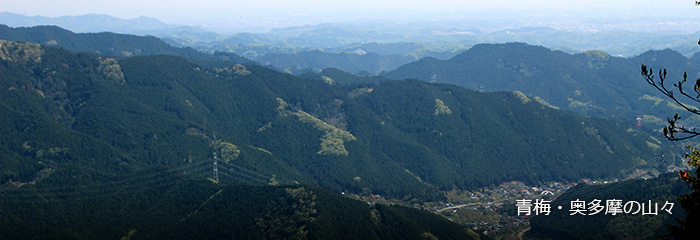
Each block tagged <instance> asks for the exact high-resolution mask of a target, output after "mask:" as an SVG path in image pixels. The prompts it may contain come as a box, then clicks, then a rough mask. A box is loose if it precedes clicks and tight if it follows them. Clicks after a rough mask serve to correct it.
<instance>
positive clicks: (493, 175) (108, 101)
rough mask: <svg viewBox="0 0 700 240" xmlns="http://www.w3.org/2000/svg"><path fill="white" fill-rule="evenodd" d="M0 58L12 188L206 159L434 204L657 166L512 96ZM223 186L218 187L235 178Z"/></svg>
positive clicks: (174, 63) (79, 60)
mask: <svg viewBox="0 0 700 240" xmlns="http://www.w3.org/2000/svg"><path fill="white" fill-rule="evenodd" d="M2 45H3V53H4V52H8V53H14V55H12V54H9V55H7V56H5V58H3V59H4V61H3V66H4V68H3V69H2V72H1V73H2V74H3V76H5V77H3V83H2V84H3V85H2V92H0V93H1V94H2V99H3V101H2V104H3V106H4V107H5V108H6V109H8V110H7V111H8V113H9V115H10V116H11V117H7V119H6V121H8V124H6V125H4V126H14V127H10V129H8V130H6V133H5V134H3V136H5V140H3V141H4V142H3V146H7V147H6V148H7V149H8V153H7V155H11V156H16V157H13V159H15V160H13V162H14V163H13V164H14V165H16V164H18V163H17V162H19V161H21V160H20V159H21V157H20V156H24V157H25V158H30V159H35V160H37V162H35V163H34V164H33V165H27V167H26V169H25V170H24V171H23V172H20V173H17V172H13V171H11V170H7V173H5V175H6V176H7V177H6V179H8V178H9V179H13V181H14V180H17V179H15V178H13V176H23V177H24V178H27V177H30V176H32V175H34V174H35V173H36V169H39V168H41V167H40V166H44V168H46V167H51V168H60V166H62V164H74V163H75V162H80V161H88V162H90V161H92V160H90V159H92V158H94V157H93V155H99V154H102V155H104V154H106V155H108V156H110V157H105V158H100V160H103V161H107V162H106V163H98V162H95V163H94V164H95V167H100V169H110V167H107V166H105V165H104V164H108V163H109V164H116V165H118V166H120V168H117V169H121V168H125V169H126V170H128V169H130V168H136V169H139V168H142V167H145V166H170V167H176V166H180V165H182V164H186V163H200V162H202V161H207V160H206V159H210V158H211V157H212V155H211V154H212V152H216V153H217V155H218V156H219V157H220V158H222V160H223V161H224V162H225V163H226V164H229V165H227V166H229V167H228V168H227V169H229V170H230V169H239V168H242V169H246V170H250V171H252V172H254V173H255V174H253V173H249V174H248V175H247V177H248V180H247V181H248V182H251V181H253V182H255V183H256V184H268V183H274V182H281V183H293V182H300V183H309V184H318V185H320V186H322V187H324V188H328V189H330V190H332V191H337V192H340V191H350V192H355V193H359V192H373V193H378V194H383V195H389V196H395V197H404V196H413V197H420V198H425V199H433V198H439V197H440V196H439V194H438V190H439V189H445V190H449V189H455V188H456V189H465V188H478V187H484V186H488V185H491V184H498V183H500V182H504V181H510V180H522V181H526V182H528V183H537V182H540V181H553V180H556V181H562V180H569V181H573V180H576V179H578V178H582V177H611V176H618V175H619V174H620V173H621V172H623V171H624V170H626V169H629V168H632V167H633V166H635V165H640V164H643V163H644V162H648V164H654V166H656V164H655V162H654V161H655V157H654V156H656V155H657V154H659V153H661V152H664V151H666V148H665V147H664V146H663V144H661V143H660V142H658V140H655V139H654V138H651V137H650V136H649V135H647V134H645V133H643V132H642V131H638V130H635V129H631V128H629V127H628V126H624V125H620V124H617V123H614V122H609V121H604V120H600V119H595V118H587V117H582V116H578V115H576V114H573V113H569V112H565V111H560V110H556V109H551V108H549V107H546V106H544V105H541V104H539V103H537V102H536V101H534V100H532V99H530V98H528V97H526V96H524V95H523V94H521V93H518V92H515V93H510V92H501V93H493V94H481V93H476V92H473V91H469V90H466V89H463V88H460V87H456V86H452V85H441V84H437V85H436V84H428V83H424V82H418V81H388V82H383V83H381V84H379V85H374V86H373V85H365V86H336V85H329V84H327V83H326V82H324V81H320V80H313V79H301V78H297V77H294V76H291V75H287V74H281V73H279V72H276V71H273V70H270V69H267V68H264V67H261V66H256V65H231V66H229V67H226V68H205V67H202V66H198V65H195V64H192V63H190V62H188V61H187V60H185V59H182V58H179V57H173V56H162V55H161V56H143V57H132V58H125V59H111V58H104V57H92V56H89V55H83V54H71V53H68V52H65V51H61V50H57V49H52V48H44V47H41V46H39V45H36V44H24V43H11V42H3V43H2ZM20 49H22V50H21V51H20ZM13 111H14V112H28V113H32V114H33V115H31V117H33V118H35V119H36V120H35V121H36V122H37V123H36V124H39V123H43V122H46V123H50V124H53V125H55V127H52V128H51V129H55V130H56V131H59V130H60V132H57V133H55V135H57V136H61V137H63V138H68V139H70V138H74V137H75V136H85V138H86V139H95V140H94V141H92V142H94V143H95V144H98V143H99V144H104V145H105V146H103V147H94V148H93V147H90V148H88V147H85V148H87V149H83V150H80V151H73V150H78V149H73V148H71V147H69V146H68V145H67V143H66V142H65V141H60V142H53V141H54V140H51V139H37V138H39V137H38V136H39V135H22V132H23V131H26V130H24V128H22V126H20V125H16V124H10V123H9V121H13V119H15V118H17V117H21V115H17V114H15V113H13ZM41 132H42V131H39V132H38V134H40V133H41ZM73 132H75V134H71V133H73ZM47 134H48V133H47ZM59 139H60V138H59ZM75 141H78V140H75ZM80 141H83V140H80ZM41 142H46V143H45V144H43V145H40V146H35V145H38V143H41ZM25 143H26V145H28V146H31V148H30V149H32V150H31V151H28V150H27V148H28V147H27V146H25ZM542 143H547V144H542ZM76 144H77V143H76ZM77 145H80V146H83V145H84V144H77ZM64 148H66V149H65V151H64V150H62V149H64ZM52 149H53V150H52ZM103 149H113V151H115V153H113V154H108V153H105V152H103V151H104V150H103ZM39 151H41V154H39V153H38V152H39ZM47 152H48V153H51V152H53V153H56V154H46V153H47ZM63 152H65V154H64V153H63ZM114 156H119V157H114ZM49 160H51V161H49ZM38 161H41V163H38ZM36 164H38V165H36ZM489 169H499V170H498V171H496V172H489ZM126 170H119V171H126ZM115 171H116V169H115ZM225 173H226V174H228V175H230V176H224V177H225V178H226V179H227V181H234V180H236V181H238V180H240V179H237V178H239V177H242V176H238V175H231V174H234V173H237V172H236V171H233V170H231V172H225ZM256 174H257V175H256ZM207 175H209V174H207ZM251 178H252V179H251Z"/></svg>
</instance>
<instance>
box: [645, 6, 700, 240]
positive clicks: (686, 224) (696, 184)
mask: <svg viewBox="0 0 700 240" xmlns="http://www.w3.org/2000/svg"><path fill="white" fill-rule="evenodd" d="M696 4H700V3H699V2H696ZM698 44H700V42H698ZM666 73H667V72H666V69H663V70H659V72H658V80H657V79H656V78H655V76H654V70H653V69H651V68H649V69H647V66H646V65H644V64H642V75H643V76H644V78H645V79H646V81H647V83H648V84H650V85H651V86H653V87H655V88H656V89H657V90H659V91H660V92H661V93H662V94H663V95H665V96H666V97H668V98H670V99H671V100H673V101H674V102H676V103H677V104H678V105H679V106H681V107H682V108H683V109H685V110H686V111H688V112H690V113H691V114H695V115H700V109H698V108H696V107H694V106H693V105H691V104H696V105H698V104H700V78H699V79H697V80H696V81H695V85H694V86H693V92H688V91H687V89H684V85H685V84H686V83H687V80H688V73H684V74H683V80H682V81H679V82H677V83H675V84H673V88H670V89H669V88H667V87H666ZM674 89H677V90H678V93H679V94H680V95H679V96H678V95H676V94H675V93H676V92H675V90H674ZM691 94H692V95H691ZM686 102H691V104H688V103H686ZM680 119H681V117H680V116H678V114H676V115H674V116H673V119H671V118H669V119H668V125H667V126H666V127H664V129H663V133H664V137H666V139H668V140H670V141H680V140H686V139H689V138H693V137H697V136H700V132H698V131H697V130H696V129H695V128H691V127H686V126H683V125H681V124H679V123H678V121H679V120H680ZM688 149H690V151H691V153H690V154H685V158H686V159H688V165H690V166H691V167H692V168H695V170H694V171H695V176H693V175H692V172H693V170H690V171H686V170H680V171H679V172H678V175H679V177H680V179H681V180H682V181H683V182H685V183H686V184H687V186H688V188H689V189H690V190H691V192H690V193H688V194H683V195H681V196H679V197H678V198H677V199H678V202H680V204H681V207H682V208H683V209H685V211H686V213H687V215H686V218H685V220H681V219H678V222H679V223H680V225H679V226H669V228H668V234H667V235H665V236H664V237H665V238H667V239H696V238H697V237H698V236H700V227H699V226H700V172H698V167H700V151H699V150H697V149H695V148H694V147H692V146H688Z"/></svg>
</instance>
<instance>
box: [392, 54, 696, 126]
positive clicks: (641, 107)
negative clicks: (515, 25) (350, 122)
mask: <svg viewBox="0 0 700 240" xmlns="http://www.w3.org/2000/svg"><path fill="white" fill-rule="evenodd" d="M642 63H645V64H647V65H649V66H655V65H658V64H660V63H662V64H664V65H665V66H669V67H672V68H674V69H678V71H679V72H683V71H686V72H688V74H689V75H691V76H695V75H697V74H700V62H698V61H697V57H693V58H690V59H689V58H686V57H685V56H683V55H681V54H680V53H678V52H675V51H672V50H668V49H666V50H662V51H648V52H645V53H643V54H641V55H639V56H636V57H631V58H621V57H615V56H611V55H609V54H607V53H605V52H602V51H585V52H583V53H578V54H568V53H564V52H562V51H553V50H550V49H547V48H544V47H540V46H531V45H527V44H524V43H506V44H480V45H476V46H474V47H472V48H471V49H469V50H467V51H465V52H463V53H461V54H459V55H457V56H455V57H454V58H452V59H449V60H444V61H443V60H437V59H434V58H425V59H422V60H419V61H416V62H414V63H411V64H407V65H404V66H402V67H400V68H399V69H397V70H395V71H392V72H389V73H387V74H386V76H388V77H391V78H394V79H405V78H417V79H420V80H424V81H436V82H441V83H450V84H455V85H459V86H463V87H467V88H470V89H474V90H478V91H521V92H523V93H524V94H525V95H527V96H528V97H530V98H533V99H538V100H539V101H542V102H547V103H548V104H551V105H553V106H556V107H559V108H561V109H567V110H571V111H574V112H578V113H583V114H586V115H596V116H604V117H608V118H614V119H616V120H618V121H628V122H633V121H634V119H635V118H636V117H638V116H641V117H642V122H643V124H644V126H645V127H646V126H653V128H656V127H660V126H662V125H664V124H665V123H666V121H665V119H666V117H667V116H672V115H673V114H674V113H675V112H676V111H678V109H679V108H678V107H677V105H675V104H674V103H672V102H671V101H669V100H667V99H665V98H662V96H661V95H660V94H659V93H658V92H655V91H654V90H653V89H650V88H648V87H646V86H644V85H640V84H634V83H635V82H637V81H638V79H639V77H638V72H639V66H640V65H641V64H642ZM675 74H676V75H673V73H671V74H670V75H669V77H671V78H680V75H679V74H678V72H676V73H675ZM687 119H688V120H689V121H691V120H692V121H694V122H697V121H698V120H700V118H697V117H693V118H687Z"/></svg>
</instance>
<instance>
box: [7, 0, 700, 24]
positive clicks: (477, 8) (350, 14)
mask: <svg viewBox="0 0 700 240" xmlns="http://www.w3.org/2000/svg"><path fill="white" fill-rule="evenodd" d="M694 3H695V1H687V0H637V1H632V0H618V1H615V0H612V1H610V0H607V1H603V0H585V1H564V0H532V1H515V0H432V1H418V0H384V1H379V0H322V1H319V0H289V1H282V0H199V1H191V0H188V1H182V0H150V1H144V0H120V1H114V0H109V1H105V0H70V1H55V0H0V11H9V12H13V13H18V14H23V15H28V16H35V15H40V16H47V17H58V16H66V15H84V14H107V15H111V16H114V17H118V18H122V19H132V18H136V17H139V16H147V17H152V18H156V19H159V20H161V21H163V22H166V23H170V24H179V25H190V26H201V27H205V28H209V29H218V30H221V31H229V32H236V31H252V32H265V31H269V30H270V29H274V28H283V27H290V26H301V25H313V24H321V23H338V22H342V23H352V22H369V21H385V22H402V23H406V22H426V21H433V22H436V21H447V22H465V23H469V22H470V21H475V22H479V21H480V22H481V23H483V22H484V21H501V22H504V23H503V24H508V23H511V24H513V25H531V26H552V27H556V28H564V29H566V28H586V27H587V26H588V27H590V26H593V25H594V24H595V25H596V26H597V27H598V28H600V26H605V25H606V24H608V25H620V24H621V23H625V24H626V28H634V27H635V26H634V25H635V24H640V25H642V24H647V26H649V25H648V24H649V23H650V22H651V23H653V24H658V27H663V26H666V27H669V26H671V25H674V24H675V25H679V24H684V25H685V26H684V27H683V28H685V29H687V30H686V31H689V32H691V31H692V28H697V29H695V30H694V31H700V27H695V26H700V24H697V23H699V22H700V6H695V4H694ZM664 24H666V25H664ZM637 28H642V26H638V27H637ZM678 28H681V27H678Z"/></svg>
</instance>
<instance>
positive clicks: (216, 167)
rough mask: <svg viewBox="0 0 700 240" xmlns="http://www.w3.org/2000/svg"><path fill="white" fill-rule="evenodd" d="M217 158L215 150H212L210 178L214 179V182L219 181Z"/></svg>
mask: <svg viewBox="0 0 700 240" xmlns="http://www.w3.org/2000/svg"><path fill="white" fill-rule="evenodd" d="M218 164H219V163H218V160H217V159H216V152H214V176H213V178H212V179H214V182H216V183H219V167H218Z"/></svg>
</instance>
